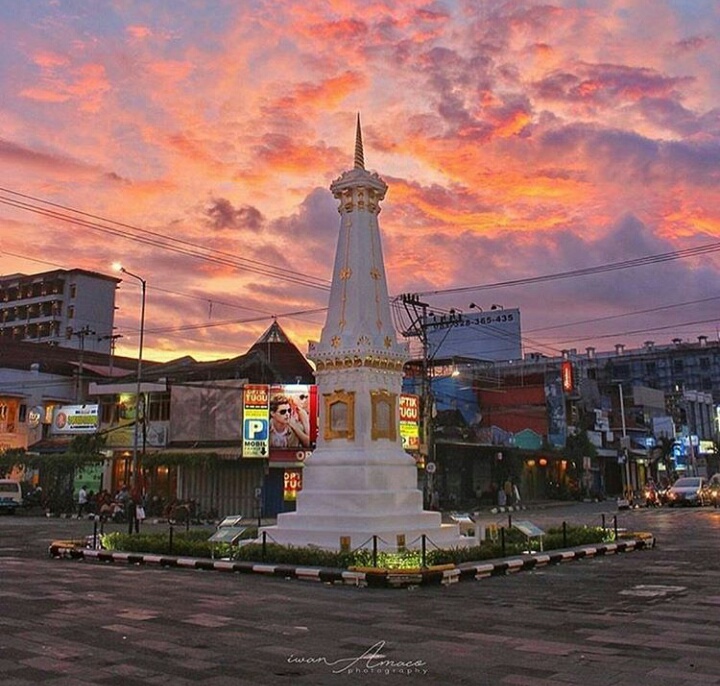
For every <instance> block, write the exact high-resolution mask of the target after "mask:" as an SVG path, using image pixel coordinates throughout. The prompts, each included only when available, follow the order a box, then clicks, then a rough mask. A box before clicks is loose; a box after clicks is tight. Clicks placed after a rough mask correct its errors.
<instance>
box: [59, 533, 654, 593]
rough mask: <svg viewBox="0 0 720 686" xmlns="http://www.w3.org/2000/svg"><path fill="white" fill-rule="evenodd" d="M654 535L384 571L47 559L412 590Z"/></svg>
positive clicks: (73, 553)
mask: <svg viewBox="0 0 720 686" xmlns="http://www.w3.org/2000/svg"><path fill="white" fill-rule="evenodd" d="M654 547H655V537H654V536H653V535H652V534H651V533H648V532H639V533H637V534H630V533H625V534H623V536H622V537H621V538H619V539H618V540H617V541H614V542H611V543H598V544H593V545H581V546H576V547H574V548H567V549H562V550H551V551H545V552H541V553H524V554H522V555H517V556H513V557H506V558H496V559H492V560H485V561H481V562H480V561H478V562H462V563H459V564H444V565H436V566H432V567H425V568H410V569H384V568H378V567H352V568H348V569H337V568H332V567H306V566H299V565H290V564H272V563H267V562H244V561H233V560H212V559H208V558H195V557H179V556H173V555H157V554H150V553H127V552H122V551H116V550H97V549H93V548H86V547H83V543H82V542H78V541H53V542H52V543H51V544H50V546H49V549H48V552H49V555H50V556H51V557H53V558H56V559H70V560H87V561H94V562H124V563H127V564H135V565H157V566H159V567H177V568H182V569H195V570H205V571H216V572H235V573H240V574H261V575H264V576H274V577H280V578H283V579H299V580H303V581H320V582H322V583H326V584H340V585H346V586H358V587H367V588H409V587H416V586H448V585H450V584H454V583H457V582H459V581H468V580H480V579H484V578H487V577H491V576H505V575H508V574H513V573H516V572H522V571H532V570H534V569H538V568H541V567H544V566H546V565H554V564H561V563H564V562H570V561H574V560H582V559H585V558H592V557H599V556H603V555H615V554H617V553H629V552H633V551H639V550H651V549H652V548H654Z"/></svg>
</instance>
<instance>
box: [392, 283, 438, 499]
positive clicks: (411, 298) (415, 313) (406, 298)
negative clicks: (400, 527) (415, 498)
mask: <svg viewBox="0 0 720 686" xmlns="http://www.w3.org/2000/svg"><path fill="white" fill-rule="evenodd" d="M400 299H401V302H402V304H403V306H404V307H405V312H406V313H407V315H408V316H409V317H410V326H409V327H408V329H407V330H405V331H403V332H402V334H403V336H405V337H414V338H418V339H419V340H420V345H421V348H422V369H421V374H422V377H421V386H420V400H421V404H422V406H421V410H422V415H421V416H422V429H423V432H422V436H423V439H422V445H423V446H424V452H425V458H426V460H427V461H428V463H433V467H431V468H430V469H428V468H427V466H426V468H425V469H426V474H427V476H428V482H427V485H428V490H429V491H430V495H431V496H432V493H433V490H434V480H435V476H434V474H435V465H434V462H435V450H434V441H433V430H432V407H433V398H432V384H431V383H430V364H429V354H428V337H427V330H428V326H427V317H428V308H429V307H430V306H429V305H428V303H426V302H423V301H421V300H420V296H419V295H418V294H417V293H404V294H403V295H401V296H400ZM421 451H422V447H421Z"/></svg>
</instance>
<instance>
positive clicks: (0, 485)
mask: <svg viewBox="0 0 720 686" xmlns="http://www.w3.org/2000/svg"><path fill="white" fill-rule="evenodd" d="M21 505H22V488H20V482H19V481H15V480H14V479H0V511H4V512H9V513H10V514H13V513H14V512H15V510H16V509H17V508H18V507H20V506H21Z"/></svg>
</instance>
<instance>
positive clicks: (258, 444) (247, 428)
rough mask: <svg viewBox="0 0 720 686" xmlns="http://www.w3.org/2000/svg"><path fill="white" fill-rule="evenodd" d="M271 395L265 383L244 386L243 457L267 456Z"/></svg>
mask: <svg viewBox="0 0 720 686" xmlns="http://www.w3.org/2000/svg"><path fill="white" fill-rule="evenodd" d="M269 401H270V396H269V393H268V387H267V386H265V385H248V386H244V387H243V449H242V454H243V457H267V456H268V453H269V450H270V440H269V421H268V411H269Z"/></svg>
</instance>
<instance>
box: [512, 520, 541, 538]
mask: <svg viewBox="0 0 720 686" xmlns="http://www.w3.org/2000/svg"><path fill="white" fill-rule="evenodd" d="M513 526H514V527H515V528H516V529H518V530H519V531H522V533H524V534H525V535H526V536H527V537H528V538H535V537H536V536H544V535H545V532H544V531H543V530H542V529H540V528H539V527H537V526H536V525H535V524H533V523H532V522H529V521H527V520H526V519H524V520H522V521H514V522H513Z"/></svg>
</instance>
